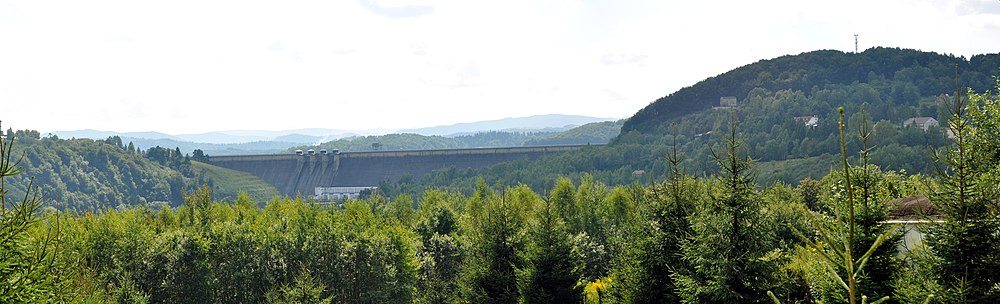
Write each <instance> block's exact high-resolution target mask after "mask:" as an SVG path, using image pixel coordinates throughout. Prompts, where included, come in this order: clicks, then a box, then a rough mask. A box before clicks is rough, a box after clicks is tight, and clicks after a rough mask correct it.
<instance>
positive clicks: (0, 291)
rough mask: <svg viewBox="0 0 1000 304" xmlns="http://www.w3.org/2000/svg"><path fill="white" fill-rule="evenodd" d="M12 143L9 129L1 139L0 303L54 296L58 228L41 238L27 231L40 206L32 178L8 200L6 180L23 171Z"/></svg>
mask: <svg viewBox="0 0 1000 304" xmlns="http://www.w3.org/2000/svg"><path fill="white" fill-rule="evenodd" d="M13 145H14V136H13V134H10V132H8V135H7V138H5V139H0V282H3V283H0V303H22V302H23V303H27V302H44V301H46V300H49V299H50V298H53V296H56V295H55V294H53V292H54V289H55V288H56V287H57V286H56V284H58V282H56V278H54V276H53V275H52V272H53V271H54V270H55V268H56V266H55V265H54V264H55V258H54V254H55V253H53V252H52V250H53V249H52V248H51V246H52V243H51V242H52V241H53V240H55V241H58V235H57V234H58V229H57V230H56V232H55V233H56V235H51V234H50V235H45V236H43V237H42V238H41V239H32V237H31V236H29V233H28V230H29V229H30V228H31V227H32V226H34V225H35V224H36V223H37V222H38V217H37V216H36V215H35V212H36V211H37V210H38V209H39V208H40V207H41V206H42V200H41V198H40V197H39V196H38V189H37V188H35V187H34V179H32V180H31V182H29V183H28V190H27V191H26V192H27V193H26V194H25V196H24V197H23V198H22V199H21V200H19V201H17V200H8V197H7V189H6V188H5V179H6V178H8V177H11V176H15V175H18V174H21V173H24V169H23V168H21V167H20V166H18V165H19V163H20V160H21V158H13V154H14V152H13ZM56 227H57V228H58V223H56ZM50 233H51V231H50ZM53 301H54V300H53Z"/></svg>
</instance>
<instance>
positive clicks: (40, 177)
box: [5, 129, 278, 212]
mask: <svg viewBox="0 0 1000 304" xmlns="http://www.w3.org/2000/svg"><path fill="white" fill-rule="evenodd" d="M5 136H6V137H7V138H15V139H16V143H17V145H15V146H14V147H13V149H14V150H12V151H11V155H20V156H23V158H22V159H20V163H19V165H20V166H21V167H23V168H24V174H21V175H18V176H12V177H8V178H7V179H6V181H5V182H6V186H5V187H6V188H5V190H6V191H8V192H9V193H8V194H9V195H12V196H14V197H21V196H23V195H25V194H26V193H28V189H29V187H28V186H29V184H30V183H32V182H34V183H35V184H37V185H45V188H44V190H43V191H42V192H41V193H40V195H41V198H42V199H44V200H46V201H48V202H52V203H50V204H48V206H47V207H51V208H55V209H59V210H74V211H78V212H99V211H103V210H105V209H108V208H116V209H119V210H123V209H125V208H130V207H134V206H149V207H151V208H158V206H159V205H166V206H171V207H176V206H178V205H180V204H182V203H183V201H184V200H183V199H184V196H183V194H184V192H185V191H194V190H195V189H197V188H198V187H200V186H202V185H208V186H209V187H211V188H212V189H213V191H215V192H216V194H217V196H218V197H219V198H235V197H236V195H237V194H238V192H239V191H246V192H248V193H250V194H252V197H253V198H254V199H255V200H256V201H259V202H264V201H266V200H268V199H270V198H272V197H273V196H274V195H277V194H278V193H277V190H273V191H258V190H253V189H246V188H243V187H240V185H232V183H231V182H229V180H230V179H232V178H233V177H236V178H239V180H240V181H241V182H242V183H254V181H252V180H251V179H250V178H247V177H242V176H239V173H238V172H231V171H230V172H224V173H221V172H220V171H222V170H225V169H222V168H217V167H212V166H209V165H206V164H202V163H199V162H198V161H199V160H200V161H204V160H205V157H206V156H205V154H204V153H203V152H201V151H200V150H195V153H194V155H188V154H181V151H180V149H178V148H173V149H168V148H163V147H159V146H155V147H152V148H149V149H146V150H141V149H139V148H136V147H135V145H134V144H133V143H131V142H129V143H123V142H122V139H121V138H120V137H117V136H112V137H109V138H107V139H105V140H91V139H68V140H67V139H60V138H58V137H56V136H47V137H41V134H40V133H39V132H38V131H31V130H22V131H14V130H12V129H8V130H7V132H6V135H5ZM217 183H218V185H217ZM253 185H254V186H256V187H257V188H262V187H268V186H269V185H266V184H263V185H259V184H256V183H254V184H253ZM270 187H271V188H273V186H270ZM265 194H266V195H265Z"/></svg>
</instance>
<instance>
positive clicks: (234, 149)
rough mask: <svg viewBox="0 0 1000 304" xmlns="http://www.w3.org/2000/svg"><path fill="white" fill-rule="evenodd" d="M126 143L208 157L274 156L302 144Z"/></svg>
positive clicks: (148, 140) (256, 142) (267, 142)
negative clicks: (200, 154) (178, 150)
mask: <svg viewBox="0 0 1000 304" xmlns="http://www.w3.org/2000/svg"><path fill="white" fill-rule="evenodd" d="M122 141H124V142H125V143H129V142H131V143H133V144H134V145H135V147H136V148H139V149H142V150H147V149H149V148H151V147H157V146H159V147H169V148H179V149H180V150H181V153H184V154H191V153H192V152H193V151H194V150H195V149H200V150H202V151H203V152H205V154H208V155H242V154H273V153H281V152H283V151H286V150H288V147H292V146H296V145H301V144H302V143H294V142H278V141H254V142H247V143H238V144H210V143H195V142H189V141H178V140H173V139H145V138H131V137H124V138H122Z"/></svg>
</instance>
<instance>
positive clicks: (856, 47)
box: [854, 34, 858, 54]
mask: <svg viewBox="0 0 1000 304" xmlns="http://www.w3.org/2000/svg"><path fill="white" fill-rule="evenodd" d="M854 53H855V54H857V53H858V34H854Z"/></svg>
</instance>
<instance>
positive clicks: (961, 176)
mask: <svg viewBox="0 0 1000 304" xmlns="http://www.w3.org/2000/svg"><path fill="white" fill-rule="evenodd" d="M998 88H1000V84H998ZM957 93H958V92H956V94H955V102H954V104H953V105H952V108H951V111H952V118H951V120H950V121H949V122H948V126H949V128H951V131H952V132H953V133H954V135H955V138H954V144H953V145H952V146H951V147H950V148H949V149H948V150H947V151H946V152H944V153H943V154H938V155H937V159H938V161H939V163H940V164H942V165H943V166H942V167H939V170H938V174H939V176H940V178H941V182H942V191H940V192H939V193H934V194H933V195H932V196H931V199H932V201H934V203H935V206H936V207H937V209H938V210H939V211H940V213H941V221H939V222H937V223H935V224H932V225H928V226H927V227H926V228H925V230H926V239H925V242H926V244H927V245H928V246H929V249H930V251H931V252H932V253H933V254H934V256H936V257H937V258H938V259H939V260H940V262H939V263H938V265H937V267H935V269H934V277H935V278H936V279H937V283H938V284H940V285H941V286H942V287H943V288H944V289H945V290H944V294H943V295H941V297H943V298H944V299H945V300H947V301H949V302H957V303H997V302H1000V290H998V289H1000V285H998V284H1000V272H998V271H997V269H1000V250H997V249H998V246H1000V233H998V231H1000V218H998V215H997V197H998V195H1000V193H998V192H1000V190H998V189H997V188H998V187H997V185H998V184H1000V179H998V174H997V172H998V169H997V166H998V164H1000V162H998V160H997V158H996V156H997V155H998V154H1000V151H998V150H997V146H996V145H995V144H996V142H997V139H996V137H995V136H996V135H997V134H996V133H997V130H996V127H997V119H998V116H996V113H997V111H998V110H997V108H996V107H997V106H998V103H997V101H996V96H995V95H993V94H992V93H990V92H987V93H984V94H975V93H972V92H969V93H968V95H967V97H965V98H963V97H962V96H961V95H960V94H957ZM968 110H971V111H970V112H971V113H973V115H972V117H975V118H976V119H975V120H973V119H970V115H967V113H966V111H968Z"/></svg>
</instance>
